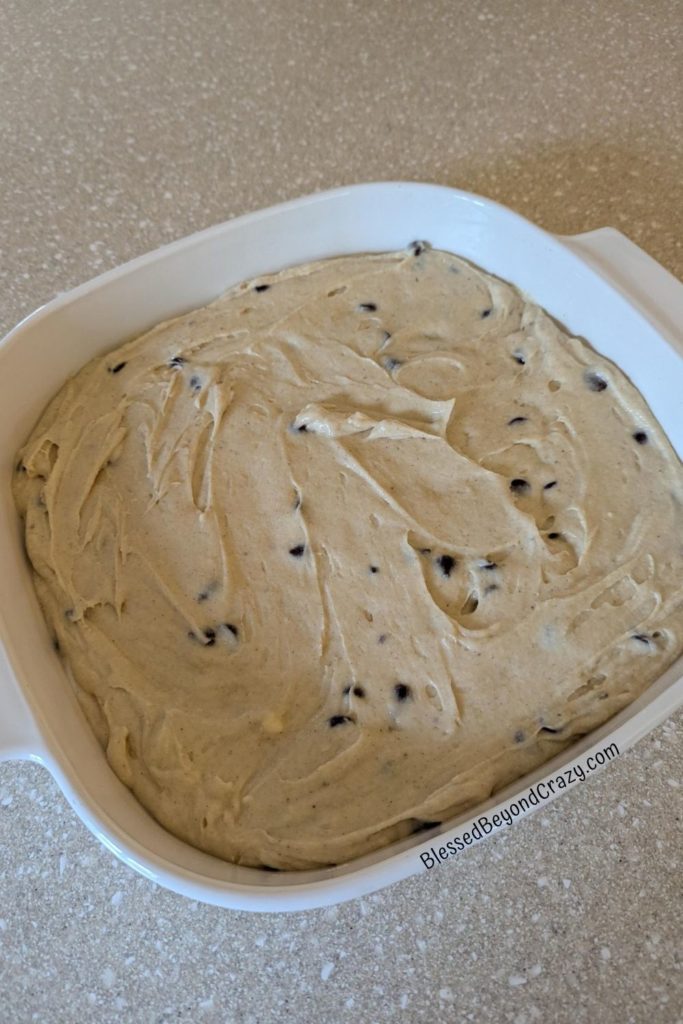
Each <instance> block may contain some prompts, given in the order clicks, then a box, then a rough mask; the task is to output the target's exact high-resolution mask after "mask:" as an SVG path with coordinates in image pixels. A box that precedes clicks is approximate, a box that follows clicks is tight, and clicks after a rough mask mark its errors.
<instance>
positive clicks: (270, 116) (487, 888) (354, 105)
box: [0, 0, 683, 1024]
mask: <svg viewBox="0 0 683 1024" xmlns="http://www.w3.org/2000/svg"><path fill="white" fill-rule="evenodd" d="M682 24H683V19H682V18H681V6H680V3H679V2H678V0H656V2H652V0H642V2H636V0H602V2H601V3H599V4H596V3H589V2H584V0H577V2H574V3H560V2H558V0H506V2H498V3H494V2H480V3H476V2H465V0H442V2H438V0H423V2H421V3H408V2H407V0H386V2H372V0H368V2H363V0H355V2H354V0H311V2H303V0H266V2H249V0H248V2H237V0H224V2H220V0H194V2H192V3H186V2H181V0H138V2H133V0H99V2H96V0H91V2H87V0H63V2H62V3H57V2H56V0H46V2H40V3H31V4H26V3H24V2H22V0H2V2H0V38H2V40H3V48H2V56H1V57H0V143H1V144H0V182H1V184H2V203H1V205H0V296H1V305H0V331H4V330H6V329H8V328H9V327H11V326H12V324H13V323H14V322H15V321H16V320H18V319H19V318H20V317H21V316H22V315H24V314H25V313H27V312H29V311H30V310H31V309H32V308H33V307H35V306H37V305H38V304H39V303H41V302H44V301H45V300H47V299H49V298H51V297H52V296H53V295H54V294H55V292H58V291H64V290H66V289H68V288H70V287H72V286H73V285H75V284H78V283H80V282H81V281H83V280H85V279H87V278H89V277H92V276H93V275H94V274H96V273H98V272H100V271H102V270H104V269H106V268H108V267H111V266H114V265H116V264H118V263H121V262H123V261H124V260H127V259H129V258H131V257H132V256H135V255H137V254H140V253H143V252H146V251H148V250H150V249H152V248H155V247H156V246H158V245H159V244H161V243H163V242H166V241H169V240H171V239H174V238H178V237H182V236H183V235H185V234H187V233H188V232H190V231H194V230H196V229H198V228H201V227H205V226H207V225H210V224H213V223H216V222H218V221H221V220H224V219H226V218H227V217H230V216H232V215H234V214H237V213H241V212H243V211H246V210H252V209H256V208H258V207H260V206H266V205H270V204H272V203H273V202H276V201H278V200H282V199H286V198H290V197H294V196H297V195H301V194H304V193H307V192H310V191H314V190H317V189H321V188H327V187H331V186H334V185H338V184H344V183H347V182H352V181H362V180H372V179H381V178H392V179H396V178H407V179H421V180H427V181H437V182H442V183H446V184H452V185H457V186H459V187H462V188H465V189H470V190H473V191H477V192H481V193H483V194H485V195H489V196H491V197H493V198H495V199H498V200H501V201H502V202H504V203H506V204H508V205H510V206H512V207H513V208H515V209H517V210H519V211H520V212H521V213H523V214H525V215H526V216H528V217H530V218H531V219H532V220H535V221H537V222H538V223H540V224H542V225H543V226H545V227H547V228H549V229H550V230H553V231H558V232H562V233H571V232H578V231H583V230H587V229H590V228H594V227H599V226H602V225H605V224H611V225H613V226H615V227H618V228H620V229H621V230H622V231H624V232H625V233H626V234H627V235H629V236H630V237H631V238H632V239H633V240H634V241H636V242H637V243H639V244H640V245H641V246H642V247H643V248H645V249H646V250H647V251H648V252H649V253H651V255H653V256H654V257H655V258H656V259H658V260H659V261H660V262H662V263H663V264H664V265H665V266H667V267H668V268H669V269H670V270H672V271H673V272H674V273H675V274H677V275H678V276H679V277H681V276H683V250H682V249H681V239H680V226H681V222H680V211H681V209H682V208H683V192H682V182H683V173H682V171H683V167H682V163H683V161H682V157H683V124H682V123H681V122H682V111H683V103H682V102H681V100H682V99H683V82H682V78H681V66H680V52H681V45H682V44H683V31H682V29H681V26H682ZM682 726H683V715H682V714H680V713H679V714H678V715H677V716H676V717H674V718H673V719H672V720H670V721H669V722H668V723H666V724H665V725H664V726H662V727H661V728H659V729H658V730H657V731H656V732H655V733H653V734H652V735H650V736H649V737H647V738H646V739H645V740H643V741H642V742H641V743H640V744H639V745H638V746H637V747H636V748H635V749H634V750H633V751H631V752H630V753H628V754H626V755H625V756H623V757H622V758H620V759H619V760H618V762H616V763H614V764H612V765H611V766H610V767H609V768H608V769H606V770H605V771H603V772H602V773H600V774H599V775H598V776H596V777H594V778H592V779H591V780H590V781H589V782H587V783H586V784H585V785H582V786H579V787H577V788H576V789H575V790H573V791H572V792H571V793H569V794H568V795H566V796H565V797H563V798H562V799H560V800H558V801H556V802H555V803H554V804H552V805H551V806H549V807H548V808H547V809H545V810H543V811H541V812H539V813H537V814H536V815H535V816H533V817H532V818H530V819H527V820H526V821H524V822H522V823H518V824H516V825H515V826H514V827H513V828H512V829H510V830H507V831H505V832H502V833H500V834H498V835H497V837H496V838H494V839H492V840H490V841H488V842H487V843H485V844H483V845H481V846H478V847H476V848H475V849H472V850H471V851H469V852H468V853H467V854H466V855H463V856H461V857H459V859H458V860H457V862H455V863H452V864H450V865H448V866H445V867H442V868H440V869H438V870H435V871H432V872H431V873H430V874H428V875H425V876H423V877H421V878H418V879H413V880H410V881H408V882H405V883H402V884H399V885H397V886H394V887H393V888H392V889H389V890H385V891H384V892H382V893H380V894H377V895H375V896H372V897H369V898H364V899H362V900H357V901H355V902H353V903H350V904H347V905H345V906H341V907H339V908H333V909H330V910H324V911H318V912H310V913H306V914H296V915H292V916H281V917H277V916H274V915H271V916H269V915H266V916H250V915H246V914H237V913H231V912H228V911H221V910H217V909H215V908H212V907H206V906H201V905H198V904H196V903H191V902H189V901H187V900H184V899H182V898H181V897H178V896H175V895H173V894H171V893H169V892H166V891H164V890H161V889H158V888H156V887H155V886H154V885H153V884H151V883H150V882H148V881H146V880H144V879H143V878H141V877H138V876H137V875H135V874H133V873H132V872H131V871H129V870H128V869H126V868H124V867H123V866H121V865H120V864H119V863H118V862H116V861H114V860H113V859H112V857H111V855H110V854H109V853H107V852H106V851H105V850H104V848H103V847H101V846H100V845H99V844H98V843H97V841H96V840H95V839H94V838H93V837H92V836H91V835H90V834H89V833H88V832H86V830H85V828H84V827H83V826H82V825H81V823H80V822H79V821H78V819H77V818H76V817H75V815H74V814H73V812H72V811H71V810H70V809H69V808H68V806H67V805H66V803H65V801H64V799H63V798H62V796H61V794H60V792H59V790H58V789H57V787H56V786H55V784H54V783H53V782H52V781H51V779H50V777H49V776H48V775H47V773H46V772H44V771H43V770H41V769H40V768H38V767H34V766H29V765H26V764H5V765H2V766H0V1024H10V1022H11V1024H23V1022H26V1021H40V1022H50V1024H51V1022H59V1024H68V1022H72V1021H73V1022H79V1024H85V1022H90V1021H93V1022H94V1021H96V1022H105V1024H106V1022H109V1021H116V1022H128V1021H134V1022H138V1021H140V1022H150V1024H166V1022H168V1024H170V1022H175V1021H180V1022H192V1024H194V1022H200V1024H203V1022H206V1024H212V1022H216V1024H247V1022H255V1024H256V1022H258V1024H262V1022H270V1021H272V1022H275V1024H277V1022H280V1021H282V1022H284V1021H291V1022H302V1024H303V1022H306V1024H307V1022H311V1021H329V1022H336V1021H345V1022H349V1024H353V1022H363V1024H372V1022H385V1021H403V1020H405V1021H425V1022H437V1021H448V1022H460V1021H463V1022H464V1021H475V1022H488V1021H491V1022H495V1024H502V1022H511V1024H531V1022H535V1021H540V1022H545V1021H550V1022H556V1024H563V1022H567V1024H570V1022H571V1024H581V1022H583V1021H589V1020H593V1019H594V1018H595V1017H596V1016H598V1015H599V1018H600V1020H601V1024H617V1022H618V1024H626V1022H641V1021H647V1022H658V1024H669V1022H672V1024H673V1022H680V1021H681V1019H683V1009H682V1008H683V979H682V978H681V973H680V952H681V925H680V918H681V903H682V901H681V895H682V893H681V877H682V874H681V804H682V801H681V794H682V789H681V783H682V782H683V753H682V749H681V743H680V733H681V727H682Z"/></svg>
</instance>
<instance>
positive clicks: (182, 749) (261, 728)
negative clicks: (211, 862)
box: [15, 244, 683, 868]
mask: <svg viewBox="0 0 683 1024" xmlns="http://www.w3.org/2000/svg"><path fill="white" fill-rule="evenodd" d="M15 494H16V501H17V505H18V507H19V510H20V512H21V514H22V516H24V517H25V526H26V544H27V549H28V554H29V557H30V559H31V562H32V564H33V567H34V570H35V582H36V587H37V590H38V595H39V598H40V601H41V604H42V606H43V608H44V611H45V615H46V617H47V619H48V622H49V623H50V626H51V628H52V630H53V631H54V634H55V639H56V643H57V645H58V647H59V649H60V651H61V653H62V656H63V657H64V659H65V660H66V661H67V663H68V664H69V666H70V668H71V670H72V673H73V676H74V678H75V680H76V682H77V692H78V695H79V698H80V700H81V703H82V705H83V708H84V710H85V712H86V714H87V717H88V719H89V721H90V722H91V724H92V726H93V728H94V730H95V731H96V733H97V736H98V737H99V739H100V741H101V743H102V745H103V746H104V747H105V749H106V752H107V757H108V759H109V761H110V763H111V765H112V767H113V768H114V770H115V772H116V773H117V775H118V776H119V777H120V778H121V779H122V780H123V782H125V784H126V785H127V786H129V787H130V788H131V789H132V790H133V792H134V793H135V794H136V796H137V797H138V798H139V799H140V800H141V802H142V803H143V804H144V805H145V806H146V807H147V808H148V809H149V811H150V812H151V813H152V814H153V815H154V816H155V817H156V818H157V819H158V820H159V821H160V822H161V823H162V824H163V825H164V826H165V827H166V828H168V829H169V830H170V831H171V832H173V833H175V834H176V835H178V836H180V837H181V838H183V839H185V840H187V841H188V842H190V843H192V844H194V845H195V846H198V847H200V848H202V849H204V850H207V851H209V852H211V853H215V854H217V855H219V856H221V857H225V858H227V859H229V860H233V861H238V862H241V863H247V864H255V865H265V866H270V867H276V868H304V867H308V866H313V865H320V864H329V863H337V862H340V861H343V860H346V859H348V858H352V857H355V856H357V855H359V854H362V853H364V852H366V851H369V850H371V849H374V848H376V847H379V846H382V845H384V844H386V843H388V842H390V841H391V840H393V839H396V838H398V837H401V836H404V835H407V834H409V833H410V832H411V831H414V830H415V829H419V828H421V827H424V823H425V822H433V821H440V820H443V819H445V818H447V817H449V816H451V815H453V814H454V813H455V812H457V811H459V810H462V809H463V808H465V807H467V806H469V805H472V804H474V803H476V802H478V801H481V800H483V799H484V798H486V797H488V796H489V794H490V793H491V792H492V791H495V790H496V789H498V788H500V787H501V786H502V785H504V784H505V783H507V782H509V781H510V780H512V779H514V778H515V777H517V776H519V775H521V774H523V773H525V772H526V771H528V770H529V769H531V768H532V767H533V766H535V765H537V764H539V763H540V762H542V761H543V760H545V759H547V758H548V757H550V756H551V755H553V754H554V753H555V752H557V750H558V749H559V748H561V747H562V746H564V745H566V744H567V743H568V742H569V741H570V739H571V738H572V737H573V736H576V735H577V734H581V733H584V732H586V731H588V730H590V729H592V728H593V727H594V726H596V725H598V724H599V723H601V722H603V721H604V720H605V719H607V718H609V717H610V716H611V715H612V714H614V713H615V712H616V711H617V710H618V709H619V708H621V707H623V706H624V705H625V704H628V703H629V702H630V701H631V700H633V699H634V698H635V697H636V696H637V695H638V694H639V693H640V692H641V691H642V690H643V689H644V688H645V687H646V686H647V685H648V683H650V682H651V681H652V680H653V679H655V678H656V677H657V676H658V675H659V674H660V673H661V672H662V670H663V669H664V668H665V667H666V665H668V664H669V663H670V662H671V661H672V660H673V659H674V657H675V656H676V655H677V654H678V653H679V652H680V651H681V649H682V648H683V590H682V584H681V580H682V579H683V547H682V537H683V473H682V470H681V464H680V462H679V460H678V458H677V457H676V455H675V453H674V452H673V450H672V448H671V446H670V444H669V442H668V441H667V439H666V437H665V436H664V434H663V433H662V430H661V428H660V427H659V426H658V424H657V423H656V422H655V420H654V419H653V417H652V414H651V413H650V412H649V410H648V408H647V406H646V405H645V403H644V401H643V399H642V398H641V397H640V395H639V394H638V392H637V391H636V389H635V388H634V387H633V386H632V385H631V384H630V383H629V381H628V380H627V379H626V378H625V377H624V375H623V374H622V373H621V372H620V371H619V370H618V369H617V368H616V367H615V366H614V365H612V364H611V363H609V362H607V361H606V360H604V359H602V358H601V357H600V356H598V355H597V354H596V353H595V352H594V351H593V350H592V349H591V348H590V347H589V346H588V345H586V344H585V343H584V342H582V341H581V340H579V339H576V338H572V337H569V336H568V335H567V334H566V333H564V332H563V331H562V330H561V329H560V328H559V327H558V326H557V325H556V324H555V323H554V322H553V321H552V320H551V319H550V318H549V317H548V316H547V315H546V314H545V313H544V312H543V311H542V310H541V309H539V308H538V307H537V306H535V305H534V304H533V303H532V302H530V301H528V300H526V299H525V298H524V297H523V296H521V295H520V293H519V292H518V291H517V290H516V289H515V288H513V287H511V286H510V285H507V284H505V283H503V282H501V281H499V280H497V279H495V278H493V277H491V276H489V275H487V274H485V273H483V272H481V271H479V270H477V269H475V268H473V267H471V266H470V265H469V264H467V263H465V262H464V261H462V260H460V259H458V258H456V257H454V256H452V255H451V254H449V253H444V252H437V251H432V250H430V249H429V248H428V247H426V246H423V245H422V244H414V245H413V246H412V247H411V248H410V249H409V250H407V251H405V252H400V253H391V254H384V255H379V256H357V257H349V258H341V259H336V260H328V261H325V262H321V263H317V264H311V265H308V266H303V267H296V268H294V269H292V270H290V271H286V272H284V273H281V274H278V275H274V276H272V277H264V278H263V279H259V280H258V281H253V282H249V283H245V284H242V285H240V286H239V287H237V288H234V289H232V290H231V291H230V292H229V293H227V294H226V295H225V296H224V297H222V298H221V299H219V300H218V301H216V302H215V303H213V304H212V305H210V306H208V307H207V308H205V309H202V310H198V311H196V312H193V313H190V314H188V315H187V316H183V317H180V318H178V319H176V320H173V321H170V322H168V323H164V324H161V325H159V326H158V327H156V328H154V329H153V330H152V331H150V332H149V333H148V334H146V335H144V336H143V337H141V338H138V339H136V340H135V341H132V342H129V343H127V344H125V345H123V346H122V347H120V348H119V349H117V350H116V351H115V352H113V353H110V354H108V355H107V356H106V357H103V358H98V359H96V360H94V361H93V362H91V363H90V364H88V365H87V366H86V367H85V368H84V369H83V370H82V371H81V372H80V373H79V374H78V375H77V376H76V377H75V378H73V379H72V380H70V381H69V382H68V383H67V384H66V385H65V387H64V388H63V389H62V391H61V392H60V393H59V394H58V395H57V397H56V398H55V399H54V401H53V402H52V404H51V405H50V406H49V407H48V409H47V410H46V412H45V413H44V415H43V417H42V418H41V420H40V422H39V424H38V425H37V426H36V428H35V430H34V431H33V433H32V435H31V437H30V439H29V441H28V442H27V444H26V445H25V447H24V449H23V450H22V452H21V453H20V456H19V466H18V469H17V473H16V477H15Z"/></svg>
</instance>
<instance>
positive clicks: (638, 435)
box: [633, 430, 648, 444]
mask: <svg viewBox="0 0 683 1024" xmlns="http://www.w3.org/2000/svg"><path fill="white" fill-rule="evenodd" d="M633 440H634V441H637V442H638V444H647V440H648V438H647V434H646V433H645V431H644V430H636V432H635V434H634V435H633Z"/></svg>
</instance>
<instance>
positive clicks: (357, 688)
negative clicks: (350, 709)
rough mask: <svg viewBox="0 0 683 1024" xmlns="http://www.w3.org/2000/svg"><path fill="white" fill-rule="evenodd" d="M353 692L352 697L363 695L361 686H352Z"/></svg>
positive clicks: (363, 691)
mask: <svg viewBox="0 0 683 1024" xmlns="http://www.w3.org/2000/svg"><path fill="white" fill-rule="evenodd" d="M353 694H354V697H364V696H365V690H364V689H363V687H362V686H354V688H353Z"/></svg>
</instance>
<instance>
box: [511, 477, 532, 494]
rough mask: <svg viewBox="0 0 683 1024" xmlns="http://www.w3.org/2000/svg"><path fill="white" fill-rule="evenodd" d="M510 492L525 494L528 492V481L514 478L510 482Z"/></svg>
mask: <svg viewBox="0 0 683 1024" xmlns="http://www.w3.org/2000/svg"><path fill="white" fill-rule="evenodd" d="M510 490H511V491H512V492H513V493H514V494H525V493H526V491H528V490H530V485H529V481H528V480H522V479H521V478H520V477H515V479H514V480H511V481H510Z"/></svg>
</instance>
